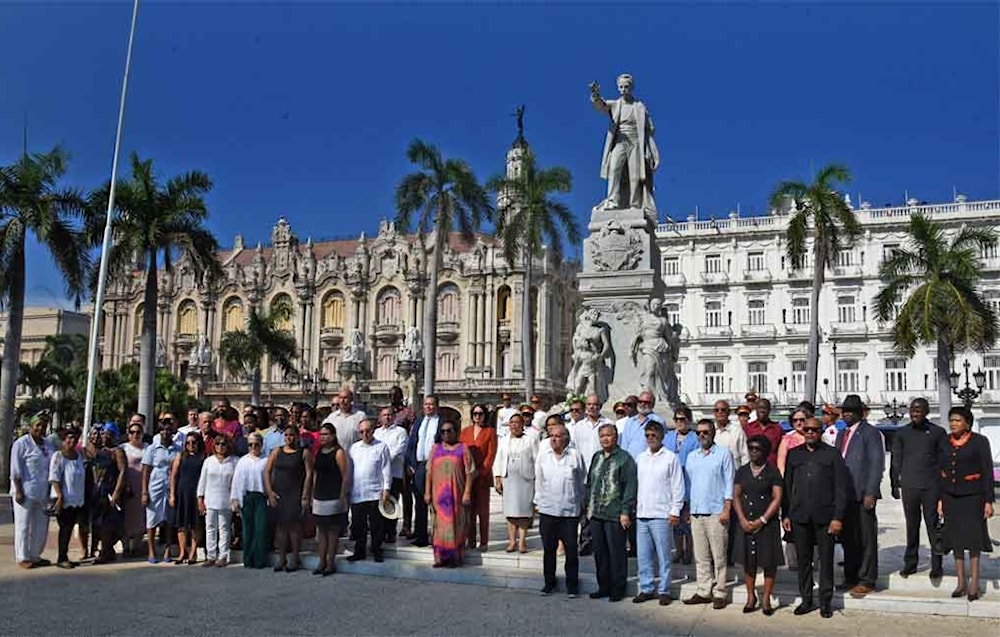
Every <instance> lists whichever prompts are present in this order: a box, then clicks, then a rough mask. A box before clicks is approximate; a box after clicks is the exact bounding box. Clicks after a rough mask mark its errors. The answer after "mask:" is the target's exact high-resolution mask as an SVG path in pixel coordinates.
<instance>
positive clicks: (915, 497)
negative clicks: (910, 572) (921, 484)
mask: <svg viewBox="0 0 1000 637" xmlns="http://www.w3.org/2000/svg"><path fill="white" fill-rule="evenodd" d="M902 501H903V515H904V516H905V517H906V552H905V553H904V554H903V568H906V569H911V568H916V567H917V562H918V561H919V557H920V520H921V518H923V521H924V526H925V528H926V531H927V541H928V545H929V546H933V545H934V540H933V538H932V537H931V533H932V532H933V531H934V527H935V526H937V521H938V516H937V489H903V493H902ZM931 570H932V571H940V570H941V556H940V555H934V554H933V551H932V552H931Z"/></svg>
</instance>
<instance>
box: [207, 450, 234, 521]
mask: <svg viewBox="0 0 1000 637" xmlns="http://www.w3.org/2000/svg"><path fill="white" fill-rule="evenodd" d="M235 470H236V457H235V456H228V457H226V458H224V459H223V460H222V461H221V462H220V461H219V459H218V457H216V456H215V455H214V454H213V455H211V456H209V457H208V458H205V463H204V464H202V465H201V476H200V477H199V478H198V497H199V498H205V508H206V509H215V510H217V511H219V510H225V509H228V508H229V495H230V493H231V491H232V488H233V473H234V472H235Z"/></svg>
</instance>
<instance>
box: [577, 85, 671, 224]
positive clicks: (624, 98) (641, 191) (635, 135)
mask: <svg viewBox="0 0 1000 637" xmlns="http://www.w3.org/2000/svg"><path fill="white" fill-rule="evenodd" d="M633 88H634V84H633V82H632V76H631V75H629V74H628V73H624V74H622V75H619V76H618V93H619V94H620V95H621V97H619V98H618V99H613V100H605V99H604V98H602V97H601V87H600V86H599V85H598V84H597V82H592V83H591V84H590V101H591V103H592V104H593V105H594V108H596V109H597V110H599V111H600V112H602V113H607V114H608V117H609V118H610V120H611V122H610V124H609V126H608V134H607V136H606V138H605V140H604V154H603V155H602V156H601V177H603V178H604V179H607V180H608V197H607V199H605V200H604V201H603V202H601V204H600V206H599V207H600V208H602V209H604V210H623V209H625V208H638V209H641V210H647V211H650V212H653V213H655V212H656V203H655V202H654V201H653V171H655V170H656V169H657V168H658V167H659V165H660V151H659V149H658V148H657V147H656V142H655V141H654V140H653V130H654V129H653V120H652V118H651V117H650V116H649V111H647V110H646V105H645V104H643V103H642V102H640V101H639V100H637V99H635V96H634V95H633V94H632V89H633Z"/></svg>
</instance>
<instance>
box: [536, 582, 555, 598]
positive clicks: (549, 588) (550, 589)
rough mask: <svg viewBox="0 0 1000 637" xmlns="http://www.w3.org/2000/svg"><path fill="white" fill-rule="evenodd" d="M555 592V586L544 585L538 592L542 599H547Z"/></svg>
mask: <svg viewBox="0 0 1000 637" xmlns="http://www.w3.org/2000/svg"><path fill="white" fill-rule="evenodd" d="M555 590H556V585H555V584H546V585H545V587H544V588H542V590H541V591H539V592H540V593H541V595H542V597H548V596H549V595H551V594H552V593H553V592H554V591H555Z"/></svg>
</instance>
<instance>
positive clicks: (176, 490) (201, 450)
mask: <svg viewBox="0 0 1000 637" xmlns="http://www.w3.org/2000/svg"><path fill="white" fill-rule="evenodd" d="M204 462H205V441H204V439H203V438H202V437H201V434H200V433H198V432H197V431H192V432H191V433H189V434H188V435H187V437H186V438H184V451H182V452H181V453H179V454H177V456H176V457H175V458H174V464H173V466H172V467H171V469H170V507H171V508H172V509H173V510H174V516H175V520H174V522H175V524H176V525H177V543H178V544H179V545H180V555H178V556H177V560H176V561H175V562H174V564H197V563H198V528H199V526H200V525H199V522H200V519H199V518H200V515H199V513H198V479H199V478H200V477H201V465H202V464H203V463H204Z"/></svg>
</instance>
